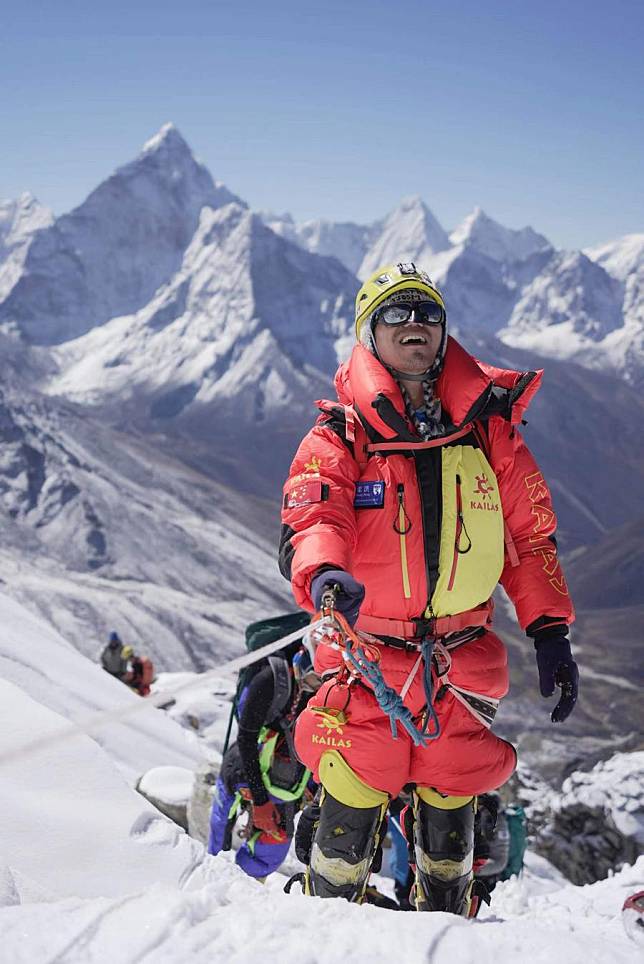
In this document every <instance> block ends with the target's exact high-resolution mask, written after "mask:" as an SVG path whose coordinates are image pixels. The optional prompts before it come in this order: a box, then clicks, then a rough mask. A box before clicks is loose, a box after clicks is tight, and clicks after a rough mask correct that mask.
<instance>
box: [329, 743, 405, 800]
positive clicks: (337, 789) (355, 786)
mask: <svg viewBox="0 0 644 964" xmlns="http://www.w3.org/2000/svg"><path fill="white" fill-rule="evenodd" d="M319 771H320V783H321V784H322V786H323V787H324V789H325V790H328V792H329V793H330V794H331V796H332V797H334V798H335V799H336V800H339V801H340V803H344V804H345V805H346V806H347V807H356V808H357V809H359V810H366V809H368V808H369V807H380V806H387V805H388V804H389V797H388V795H387V794H386V793H384V792H383V791H382V790H375V789H374V788H373V787H370V786H369V784H367V783H365V782H364V781H363V780H361V779H360V777H359V776H357V774H355V773H354V772H353V770H352V769H351V767H350V766H349V764H348V763H347V762H346V760H345V759H344V758H343V757H342V756H341V755H340V753H338V751H337V750H327V751H326V753H323V754H322V758H321V760H320V767H319Z"/></svg>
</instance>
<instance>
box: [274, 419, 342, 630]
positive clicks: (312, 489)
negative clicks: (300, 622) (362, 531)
mask: <svg viewBox="0 0 644 964" xmlns="http://www.w3.org/2000/svg"><path fill="white" fill-rule="evenodd" d="M359 476H360V470H359V467H358V464H357V463H356V461H355V459H354V458H353V455H352V453H351V451H350V450H349V448H348V447H347V445H346V444H345V443H344V441H343V440H342V439H341V438H340V437H339V436H338V435H337V434H336V433H335V432H334V431H333V430H332V429H330V428H328V427H325V425H324V424H318V425H316V426H315V427H314V428H313V429H311V431H310V432H309V434H308V435H307V436H306V437H305V438H304V440H303V442H302V443H301V445H300V447H299V449H298V450H297V453H296V455H295V458H294V459H293V463H292V465H291V471H290V474H289V478H288V479H287V481H286V484H285V485H284V499H283V503H282V539H281V545H280V569H281V571H282V574H283V575H284V576H286V578H287V579H290V580H291V585H292V587H293V595H294V597H295V601H296V603H297V604H298V606H300V607H301V608H302V609H307V610H309V611H311V610H312V609H313V603H312V602H311V597H310V595H309V587H310V583H311V578H312V576H313V575H314V574H315V573H316V572H317V570H318V569H320V568H321V567H322V566H328V567H330V568H332V569H344V570H346V571H347V572H351V565H352V557H353V550H354V548H355V545H356V538H357V527H356V513H355V509H354V507H353V501H354V496H355V483H356V482H357V480H358V478H359Z"/></svg>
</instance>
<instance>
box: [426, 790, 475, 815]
mask: <svg viewBox="0 0 644 964" xmlns="http://www.w3.org/2000/svg"><path fill="white" fill-rule="evenodd" d="M416 795H417V796H419V797H420V799H421V800H424V801H425V803H428V804H430V806H432V807H436V808H437V809H438V810H458V809H459V808H460V807H464V806H465V805H466V804H468V803H471V802H472V800H473V799H474V797H472V796H470V797H449V796H448V797H444V796H443V795H442V794H440V793H439V792H438V791H437V790H433V789H432V788H431V787H416Z"/></svg>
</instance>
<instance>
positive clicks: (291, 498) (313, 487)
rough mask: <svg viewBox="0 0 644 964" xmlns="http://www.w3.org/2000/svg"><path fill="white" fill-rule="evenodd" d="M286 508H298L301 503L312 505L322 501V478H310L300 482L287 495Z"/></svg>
mask: <svg viewBox="0 0 644 964" xmlns="http://www.w3.org/2000/svg"><path fill="white" fill-rule="evenodd" d="M286 499H287V502H286V508H287V509H296V508H297V507H298V506H301V505H311V504H312V503H313V502H321V501H322V482H321V481H320V479H309V480H308V481H307V482H298V483H297V485H294V486H293V488H292V489H291V491H290V492H289V493H288V494H287V496H286Z"/></svg>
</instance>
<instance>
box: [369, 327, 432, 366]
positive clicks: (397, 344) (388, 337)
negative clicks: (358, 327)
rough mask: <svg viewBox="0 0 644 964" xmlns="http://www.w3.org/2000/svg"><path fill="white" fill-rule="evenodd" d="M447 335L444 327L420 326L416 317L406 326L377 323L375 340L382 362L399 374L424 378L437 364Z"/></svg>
mask: <svg viewBox="0 0 644 964" xmlns="http://www.w3.org/2000/svg"><path fill="white" fill-rule="evenodd" d="M442 334H443V326H442V325H422V324H418V322H417V321H416V319H415V317H414V316H413V315H412V317H411V319H410V320H409V321H408V322H406V323H405V324H404V325H396V326H391V325H385V324H384V323H383V322H381V321H379V322H378V323H377V324H376V327H375V331H374V338H375V340H376V348H377V349H378V355H379V357H380V360H381V361H382V362H383V363H384V364H385V365H389V366H390V367H391V368H395V369H396V370H397V371H399V372H408V373H409V374H410V375H420V374H421V373H422V372H425V371H427V369H428V368H431V366H432V365H433V363H434V360H435V358H436V355H437V353H438V349H439V348H440V344H441V338H442Z"/></svg>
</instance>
